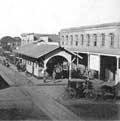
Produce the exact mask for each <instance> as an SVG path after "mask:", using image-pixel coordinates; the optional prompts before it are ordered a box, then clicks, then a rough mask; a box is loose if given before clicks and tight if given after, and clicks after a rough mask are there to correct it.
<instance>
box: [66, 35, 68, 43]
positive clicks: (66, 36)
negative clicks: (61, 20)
mask: <svg viewBox="0 0 120 121" xmlns="http://www.w3.org/2000/svg"><path fill="white" fill-rule="evenodd" d="M66 45H68V35H66Z"/></svg>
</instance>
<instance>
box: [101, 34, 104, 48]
mask: <svg viewBox="0 0 120 121" xmlns="http://www.w3.org/2000/svg"><path fill="white" fill-rule="evenodd" d="M101 46H105V34H104V33H102V34H101Z"/></svg>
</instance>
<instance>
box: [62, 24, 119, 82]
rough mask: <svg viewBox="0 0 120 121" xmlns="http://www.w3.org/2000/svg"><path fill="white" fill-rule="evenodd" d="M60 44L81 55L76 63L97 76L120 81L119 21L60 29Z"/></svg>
mask: <svg viewBox="0 0 120 121" xmlns="http://www.w3.org/2000/svg"><path fill="white" fill-rule="evenodd" d="M60 45H61V46H62V47H65V48H67V49H69V50H71V51H73V52H76V53H78V54H79V55H80V56H82V57H83V60H82V61H79V62H78V63H81V64H84V65H85V66H86V67H88V68H89V69H92V70H95V71H96V72H97V78H99V79H102V80H116V81H118V80H119V81H120V23H107V24H100V25H93V26H82V27H75V28H68V29H62V30H61V31H60Z"/></svg>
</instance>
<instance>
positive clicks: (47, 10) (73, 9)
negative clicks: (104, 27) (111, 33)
mask: <svg viewBox="0 0 120 121" xmlns="http://www.w3.org/2000/svg"><path fill="white" fill-rule="evenodd" d="M108 22H120V0H0V37H2V36H6V35H10V36H19V35H20V34H21V33H24V32H34V33H58V32H59V31H60V30H61V29H63V28H68V27H77V26H83V25H94V24H100V23H108Z"/></svg>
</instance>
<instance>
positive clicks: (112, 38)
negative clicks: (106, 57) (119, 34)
mask: <svg viewBox="0 0 120 121" xmlns="http://www.w3.org/2000/svg"><path fill="white" fill-rule="evenodd" d="M109 36H110V47H114V34H113V33H110V34H109Z"/></svg>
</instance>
